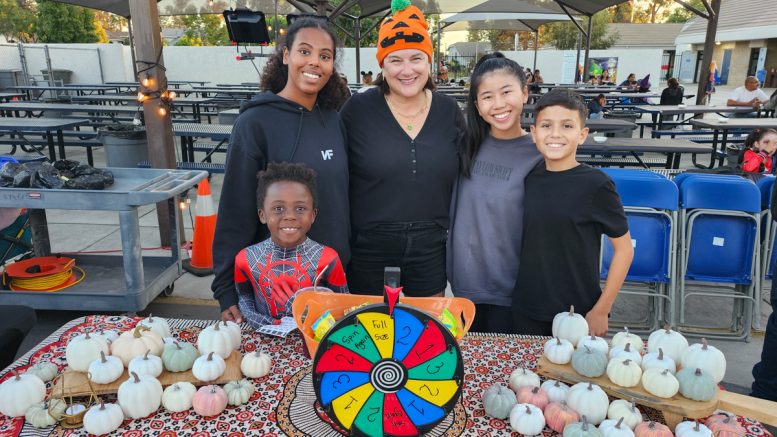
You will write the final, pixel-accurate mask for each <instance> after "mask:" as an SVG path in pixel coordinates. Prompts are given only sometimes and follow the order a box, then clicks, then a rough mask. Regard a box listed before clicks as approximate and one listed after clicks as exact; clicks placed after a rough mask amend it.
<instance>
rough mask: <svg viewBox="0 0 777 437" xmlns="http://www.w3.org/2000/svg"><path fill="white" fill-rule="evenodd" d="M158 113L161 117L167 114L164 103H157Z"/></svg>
mask: <svg viewBox="0 0 777 437" xmlns="http://www.w3.org/2000/svg"><path fill="white" fill-rule="evenodd" d="M159 115H161V116H162V117H164V116H165V115H167V108H165V105H164V104H162V103H160V104H159Z"/></svg>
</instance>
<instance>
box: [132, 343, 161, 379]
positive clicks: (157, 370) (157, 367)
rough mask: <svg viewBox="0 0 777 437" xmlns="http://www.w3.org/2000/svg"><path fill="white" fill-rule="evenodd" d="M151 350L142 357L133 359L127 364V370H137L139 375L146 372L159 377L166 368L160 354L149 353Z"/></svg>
mask: <svg viewBox="0 0 777 437" xmlns="http://www.w3.org/2000/svg"><path fill="white" fill-rule="evenodd" d="M150 352H151V351H150V350H148V351H146V353H145V355H143V356H142V357H135V358H133V359H131V360H130V362H129V364H128V365H127V371H128V372H135V373H137V374H138V375H140V374H145V375H151V376H153V377H154V378H157V377H159V375H161V374H162V370H164V364H162V359H161V358H159V357H158V356H156V355H149V353H150Z"/></svg>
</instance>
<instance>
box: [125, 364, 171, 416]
mask: <svg viewBox="0 0 777 437" xmlns="http://www.w3.org/2000/svg"><path fill="white" fill-rule="evenodd" d="M118 402H119V405H120V406H121V409H122V411H124V414H125V415H126V416H128V417H131V418H133V419H140V418H141V417H146V416H148V415H149V414H151V413H153V412H154V411H156V410H158V409H159V405H160V404H161V403H162V384H160V383H159V380H157V379H156V378H154V377H153V376H150V375H138V374H137V373H135V372H132V373H130V377H129V379H128V380H126V381H124V382H122V383H121V385H120V386H119V393H118Z"/></svg>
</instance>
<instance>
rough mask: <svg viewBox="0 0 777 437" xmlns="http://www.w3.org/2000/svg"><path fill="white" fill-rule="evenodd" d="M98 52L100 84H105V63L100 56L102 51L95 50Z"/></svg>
mask: <svg viewBox="0 0 777 437" xmlns="http://www.w3.org/2000/svg"><path fill="white" fill-rule="evenodd" d="M95 51H97V66H98V67H100V83H105V74H104V73H103V61H102V57H101V56H100V49H99V48H97V49H95Z"/></svg>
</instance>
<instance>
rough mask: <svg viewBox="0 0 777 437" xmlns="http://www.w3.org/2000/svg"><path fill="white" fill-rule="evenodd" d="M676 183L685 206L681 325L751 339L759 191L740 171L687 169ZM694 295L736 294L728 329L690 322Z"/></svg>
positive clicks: (757, 266) (690, 329) (710, 333)
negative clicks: (710, 172) (689, 306)
mask: <svg viewBox="0 0 777 437" xmlns="http://www.w3.org/2000/svg"><path fill="white" fill-rule="evenodd" d="M680 176H682V177H680ZM675 182H676V183H677V184H678V186H679V189H680V207H681V209H680V226H679V229H680V249H679V252H678V256H679V257H680V262H679V268H680V272H679V279H680V281H679V297H678V300H679V304H680V324H679V327H678V329H679V330H681V331H683V332H685V333H686V334H687V335H704V336H705V337H708V338H728V339H730V338H736V339H746V340H747V339H749V335H750V327H751V325H752V320H753V310H754V308H753V307H754V303H755V300H756V299H758V298H759V297H758V295H759V294H760V293H759V291H760V290H757V288H756V285H757V283H758V280H757V278H758V274H760V260H759V254H760V247H759V232H760V225H761V223H760V217H761V193H760V191H759V189H758V187H757V186H756V185H755V183H753V182H752V181H750V180H748V179H745V178H742V177H739V176H724V175H708V174H691V175H687V174H684V175H679V176H678V177H677V178H675ZM712 284H714V285H712ZM724 284H725V285H724ZM690 296H704V297H710V298H726V299H732V300H733V305H732V306H733V310H732V315H731V324H730V326H729V329H728V330H726V329H721V327H719V326H710V325H702V324H697V325H690V324H687V323H686V320H685V319H686V299H687V298H688V297H690Z"/></svg>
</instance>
